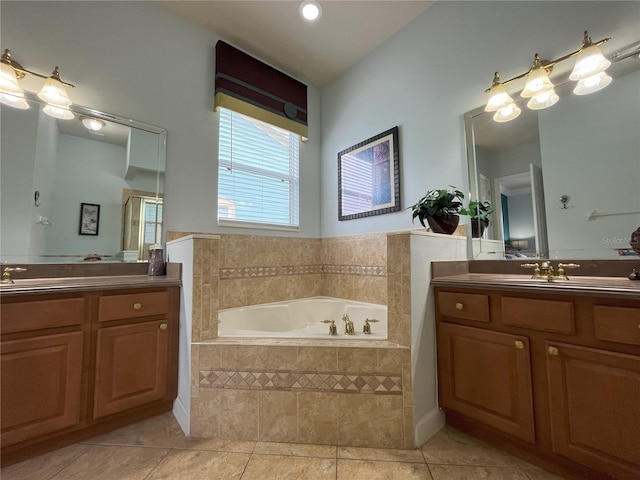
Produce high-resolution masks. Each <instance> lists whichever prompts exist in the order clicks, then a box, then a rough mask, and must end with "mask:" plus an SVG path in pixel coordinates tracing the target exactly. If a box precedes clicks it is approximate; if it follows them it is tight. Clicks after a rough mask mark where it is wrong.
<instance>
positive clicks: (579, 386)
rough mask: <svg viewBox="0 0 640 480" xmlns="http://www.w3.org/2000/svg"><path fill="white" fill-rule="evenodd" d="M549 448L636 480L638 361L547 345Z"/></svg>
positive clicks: (639, 458)
mask: <svg viewBox="0 0 640 480" xmlns="http://www.w3.org/2000/svg"><path fill="white" fill-rule="evenodd" d="M547 372H548V373H547V374H548V383H549V403H550V410H551V427H552V430H551V434H552V442H553V449H554V451H555V452H556V453H559V454H562V455H565V456H567V457H569V458H571V459H573V460H575V461H577V462H579V463H582V464H584V465H587V466H590V467H593V468H595V469H598V470H601V471H604V472H608V473H610V474H611V475H613V476H614V477H616V478H624V479H627V478H628V479H631V478H633V479H637V478H640V357H637V356H634V355H625V354H622V353H613V352H608V351H605V350H596V349H592V348H586V347H578V346H574V345H566V344H562V343H551V342H547Z"/></svg>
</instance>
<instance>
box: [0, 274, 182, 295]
mask: <svg viewBox="0 0 640 480" xmlns="http://www.w3.org/2000/svg"><path fill="white" fill-rule="evenodd" d="M180 285H181V282H180V278H179V277H176V276H155V277H151V276H148V275H111V276H102V277H101V276H92V277H62V278H28V279H14V283H3V284H0V294H9V293H11V294H26V293H47V292H51V293H58V292H73V291H77V290H108V289H117V288H144V287H169V286H180Z"/></svg>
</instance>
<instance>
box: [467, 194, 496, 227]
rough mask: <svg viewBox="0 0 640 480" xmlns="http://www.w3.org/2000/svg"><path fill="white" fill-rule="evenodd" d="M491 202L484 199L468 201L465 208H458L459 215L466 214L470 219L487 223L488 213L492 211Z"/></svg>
mask: <svg viewBox="0 0 640 480" xmlns="http://www.w3.org/2000/svg"><path fill="white" fill-rule="evenodd" d="M494 211H495V210H494V208H493V205H491V202H489V201H487V200H484V201H482V202H479V201H477V200H471V201H469V205H468V206H467V208H461V209H460V215H468V216H469V217H471V219H472V220H473V219H476V220H479V221H481V222H483V223H486V224H488V223H489V215H491V214H492V213H493V212H494Z"/></svg>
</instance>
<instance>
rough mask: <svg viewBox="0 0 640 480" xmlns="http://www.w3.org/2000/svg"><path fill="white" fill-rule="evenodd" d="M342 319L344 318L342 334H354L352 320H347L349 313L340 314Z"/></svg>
mask: <svg viewBox="0 0 640 480" xmlns="http://www.w3.org/2000/svg"><path fill="white" fill-rule="evenodd" d="M342 320H344V334H345V335H355V334H356V329H355V327H354V326H353V322H352V321H351V320H349V315H347V314H346V313H345V314H344V315H342Z"/></svg>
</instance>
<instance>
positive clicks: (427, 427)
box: [414, 408, 445, 447]
mask: <svg viewBox="0 0 640 480" xmlns="http://www.w3.org/2000/svg"><path fill="white" fill-rule="evenodd" d="M444 424H445V418H444V412H443V411H442V410H440V409H439V408H434V409H433V410H431V411H430V412H429V413H427V414H426V415H423V416H422V418H420V420H418V421H417V422H416V425H415V429H414V438H415V440H416V446H418V447H421V446H422V445H424V444H425V443H427V441H428V440H429V439H430V438H431V437H433V436H434V435H435V434H436V433H438V431H439V430H440V429H441V428H442V427H444Z"/></svg>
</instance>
